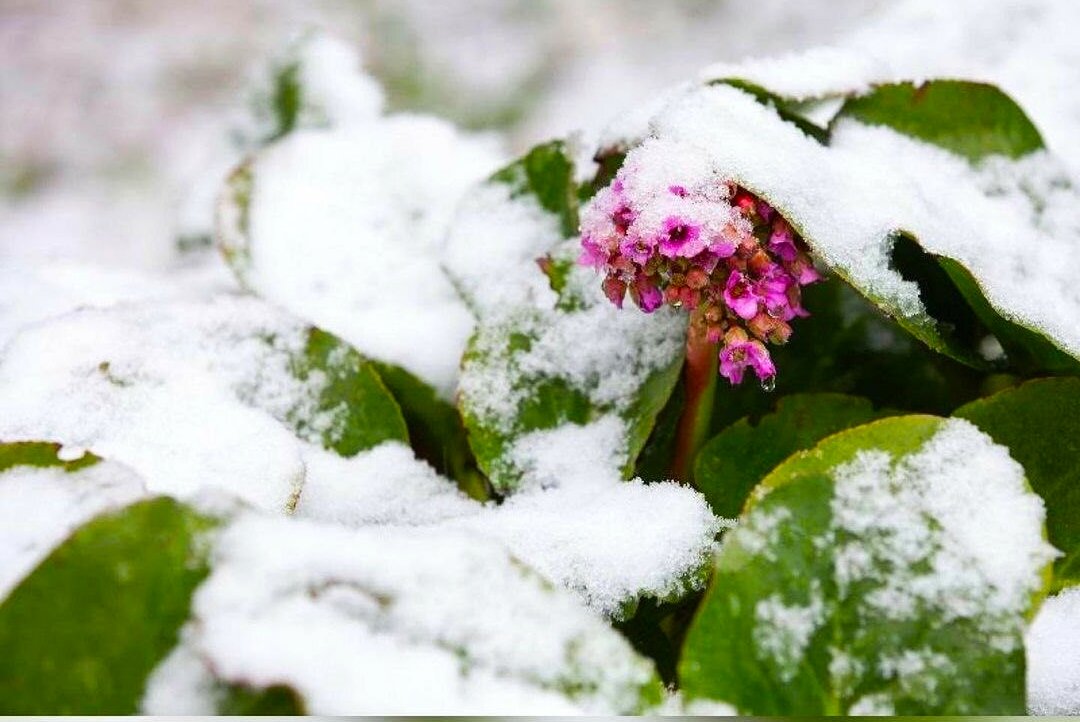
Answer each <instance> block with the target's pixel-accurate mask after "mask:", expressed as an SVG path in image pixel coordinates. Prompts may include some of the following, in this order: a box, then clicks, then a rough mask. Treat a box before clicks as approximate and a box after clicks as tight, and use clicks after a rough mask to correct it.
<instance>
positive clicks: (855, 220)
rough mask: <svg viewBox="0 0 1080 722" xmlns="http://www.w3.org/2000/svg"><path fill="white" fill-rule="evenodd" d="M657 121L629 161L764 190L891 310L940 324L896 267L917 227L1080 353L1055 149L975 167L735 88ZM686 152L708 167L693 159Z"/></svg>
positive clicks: (1072, 207)
mask: <svg viewBox="0 0 1080 722" xmlns="http://www.w3.org/2000/svg"><path fill="white" fill-rule="evenodd" d="M652 128H653V136H652V137H651V138H650V139H648V140H646V141H645V142H644V143H643V144H642V145H641V146H639V147H638V148H636V149H635V150H633V151H632V152H631V153H630V155H629V156H628V158H627V163H628V164H630V165H632V166H633V167H635V168H637V169H639V172H640V173H642V174H648V175H664V176H668V177H673V178H674V177H678V178H682V179H683V180H684V181H685V182H686V183H690V184H693V183H695V182H697V181H698V180H702V176H704V175H705V174H714V175H716V174H718V175H720V176H722V177H726V178H731V179H734V180H735V181H737V182H739V183H740V184H742V185H744V186H746V187H749V188H751V189H752V190H754V191H755V192H757V193H759V194H760V195H762V196H764V197H765V198H767V199H768V200H769V201H770V202H771V203H772V204H773V205H774V206H776V207H777V208H779V209H780V210H781V211H782V212H783V213H784V214H785V217H787V218H788V220H789V221H791V222H792V223H793V224H794V225H796V226H797V227H798V228H799V229H800V231H801V232H802V235H803V236H804V237H805V238H807V239H808V241H809V242H810V243H811V244H812V246H813V248H814V250H815V251H816V252H817V254H818V255H819V257H820V258H821V259H822V260H823V261H825V262H826V263H827V264H828V265H829V266H831V267H833V268H834V269H836V270H837V271H838V272H839V273H841V274H842V275H844V276H845V277H847V278H849V279H850V280H851V281H852V282H853V283H854V284H855V285H856V286H858V287H860V288H862V289H863V290H864V292H865V293H868V294H869V295H871V296H872V297H874V298H876V299H878V300H879V301H880V302H881V303H882V305H883V306H884V307H885V308H886V309H888V310H889V311H890V312H891V313H893V314H895V315H898V316H901V317H903V318H906V319H907V320H908V321H910V322H912V323H914V324H918V325H925V324H927V323H928V322H929V319H928V317H927V315H926V311H925V309H924V307H923V305H922V302H921V300H920V298H919V292H918V287H917V286H916V285H915V284H913V283H911V282H908V281H905V280H904V279H903V278H902V277H901V276H900V274H899V273H897V272H896V271H895V270H893V269H892V268H891V267H890V264H889V252H890V244H891V240H890V237H891V234H892V233H893V232H895V231H899V230H904V231H908V232H910V233H912V234H913V235H915V236H916V237H917V238H918V239H919V241H920V243H921V244H922V246H923V247H924V248H925V249H926V250H928V251H930V252H932V253H936V254H939V255H943V256H947V257H950V258H954V259H956V260H957V261H959V262H961V263H962V264H963V265H965V266H966V267H968V268H969V269H970V270H971V271H972V272H973V274H974V275H975V276H976V278H977V279H978V280H979V282H980V285H981V286H982V287H983V290H984V292H985V294H986V296H987V298H988V300H989V301H990V302H991V304H993V305H994V306H995V307H996V308H997V309H998V310H999V312H1000V313H1002V315H1004V316H1005V317H1006V318H1009V319H1012V320H1014V321H1016V322H1018V323H1020V324H1022V325H1025V326H1028V327H1030V328H1034V329H1037V330H1039V331H1041V332H1042V333H1044V334H1046V335H1048V336H1049V337H1051V338H1053V339H1054V340H1055V341H1056V342H1057V343H1058V344H1059V345H1060V346H1061V347H1062V348H1063V349H1065V350H1066V351H1068V352H1070V353H1072V354H1073V355H1076V356H1080V327H1077V325H1076V324H1075V323H1074V319H1075V318H1076V317H1077V315H1078V314H1080V290H1077V287H1076V285H1075V284H1074V283H1073V279H1074V278H1076V277H1077V276H1080V256H1078V255H1077V254H1076V253H1074V252H1073V249H1074V248H1075V247H1076V245H1077V244H1078V243H1080V215H1078V211H1077V210H1076V209H1077V208H1078V207H1080V203H1078V200H1080V194H1078V191H1077V190H1076V186H1075V185H1072V184H1070V181H1069V178H1068V175H1067V173H1066V172H1065V170H1064V169H1063V167H1062V166H1061V165H1060V164H1059V163H1058V162H1056V161H1055V160H1054V159H1053V158H1052V157H1051V156H1049V155H1048V154H1044V153H1038V154H1033V155H1031V156H1028V157H1026V158H1023V159H1021V160H1019V161H1009V160H1006V159H1003V158H995V159H992V160H990V161H988V162H987V163H985V164H983V165H982V166H980V167H978V168H972V167H971V166H970V165H969V164H968V163H967V162H966V161H964V160H963V159H961V158H959V157H957V156H954V155H952V154H950V153H948V152H946V151H944V150H941V149H938V148H935V147H931V146H929V145H927V144H924V143H921V142H919V141H915V140H912V139H910V138H907V137H904V136H901V135H900V134H898V133H895V132H893V131H891V130H889V129H887V128H883V127H868V126H864V125H862V124H860V123H857V122H854V121H850V120H845V121H843V122H841V123H839V124H838V125H837V126H836V128H835V131H834V134H833V139H832V141H831V143H830V145H829V146H828V147H826V146H822V145H820V144H818V143H817V142H816V141H814V140H812V139H811V138H808V137H807V136H805V135H804V134H803V133H802V132H801V131H800V130H798V129H797V128H796V127H795V126H793V125H791V124H788V123H785V122H783V121H781V120H780V119H779V117H778V116H777V115H776V114H775V113H774V112H773V111H772V110H771V109H769V108H767V107H765V106H762V105H760V104H758V103H757V102H756V101H754V100H753V99H752V98H751V97H750V96H749V95H747V94H746V93H743V92H742V91H739V90H736V89H734V88H731V87H726V86H714V87H705V88H698V89H693V90H690V91H687V92H686V93H684V94H683V95H682V96H681V97H680V98H679V99H677V100H675V101H673V102H672V103H670V104H669V105H668V107H667V108H665V110H663V111H662V112H661V113H660V114H658V115H657V116H656V117H655V118H654V119H653V125H652ZM763 149H768V152H763ZM687 156H695V157H700V158H706V159H708V161H709V163H707V164H702V163H701V162H700V161H698V162H695V163H693V164H680V163H679V161H678V159H680V158H685V157H687ZM703 165H704V169H702V167H703ZM1032 196H1034V197H1035V199H1037V200H1034V199H1033V198H1032ZM1018 238H1025V239H1030V242H1025V243H1017V242H1016V239H1018Z"/></svg>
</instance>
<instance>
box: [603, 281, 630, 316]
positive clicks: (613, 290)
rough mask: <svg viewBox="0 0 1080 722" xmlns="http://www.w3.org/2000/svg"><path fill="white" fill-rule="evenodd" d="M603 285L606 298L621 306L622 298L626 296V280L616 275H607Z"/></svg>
mask: <svg viewBox="0 0 1080 722" xmlns="http://www.w3.org/2000/svg"><path fill="white" fill-rule="evenodd" d="M603 287H604V295H605V296H607V297H608V300H609V301H611V302H612V303H614V304H615V305H616V306H618V307H619V308H622V304H623V298H624V297H625V296H626V281H624V280H622V279H621V278H619V277H618V276H608V277H607V278H605V279H604V286H603Z"/></svg>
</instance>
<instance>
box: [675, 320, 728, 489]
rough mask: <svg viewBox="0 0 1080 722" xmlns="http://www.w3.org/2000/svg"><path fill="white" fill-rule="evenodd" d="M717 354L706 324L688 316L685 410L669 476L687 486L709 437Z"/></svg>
mask: <svg viewBox="0 0 1080 722" xmlns="http://www.w3.org/2000/svg"><path fill="white" fill-rule="evenodd" d="M719 353H720V344H719V343H710V342H709V340H708V339H707V338H706V334H705V324H704V323H703V322H700V321H699V319H698V318H697V317H696V315H691V317H690V329H689V331H688V332H687V335H686V363H685V364H684V365H683V379H684V381H685V387H686V406H685V408H684V409H683V413H682V417H681V418H680V419H679V426H678V429H677V430H676V437H675V457H674V459H673V460H672V463H671V476H672V477H673V478H675V479H678V480H679V481H683V482H686V483H688V484H689V483H693V479H692V478H691V477H692V476H693V465H694V458H695V457H696V456H697V453H698V451H699V450H700V449H701V446H702V444H704V443H705V441H706V439H707V438H708V436H709V426H710V422H711V421H712V412H713V400H714V397H715V395H716V379H717V363H718V357H719Z"/></svg>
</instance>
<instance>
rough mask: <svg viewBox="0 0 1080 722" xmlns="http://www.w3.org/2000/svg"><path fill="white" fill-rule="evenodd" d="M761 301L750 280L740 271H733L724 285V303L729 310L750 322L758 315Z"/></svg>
mask: <svg viewBox="0 0 1080 722" xmlns="http://www.w3.org/2000/svg"><path fill="white" fill-rule="evenodd" d="M760 300H761V299H760V298H759V297H758V295H757V293H755V291H754V284H753V283H751V281H750V279H749V278H747V277H746V276H744V275H743V274H742V273H740V272H738V271H732V272H731V275H730V276H728V279H727V283H726V284H724V303H726V304H727V305H728V308H730V309H731V310H732V311H734V312H735V313H736V314H738V316H739V317H740V318H743V319H745V320H747V321H749V320H750V319H752V318H753V317H754V316H756V315H757V312H758V302H759V301H760Z"/></svg>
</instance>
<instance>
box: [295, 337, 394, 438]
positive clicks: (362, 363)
mask: <svg viewBox="0 0 1080 722" xmlns="http://www.w3.org/2000/svg"><path fill="white" fill-rule="evenodd" d="M290 370H291V372H292V374H293V375H294V376H295V377H296V378H298V379H300V380H302V381H303V380H307V379H308V378H310V377H311V376H312V375H318V377H319V379H320V390H319V398H318V399H317V402H316V405H315V408H314V411H315V412H316V413H315V415H318V414H319V413H320V412H328V413H331V414H333V415H334V423H333V424H332V425H331V426H330V427H329V428H322V427H320V428H312V427H311V426H310V424H311V417H312V416H313V414H312V411H313V410H312V409H311V408H309V407H308V406H307V405H305V406H303V407H301V408H298V409H294V410H292V411H290V412H289V414H288V415H287V417H286V420H287V421H288V422H289V424H290V425H291V426H292V427H293V428H294V429H295V430H296V432H297V433H298V434H299V435H300V436H303V437H307V436H309V435H312V434H314V435H316V436H319V437H320V438H321V440H322V444H323V446H324V447H326V448H327V449H332V450H334V451H336V452H337V453H339V454H341V455H342V456H354V455H356V454H358V453H360V452H361V451H364V450H366V449H370V448H372V447H374V446H378V445H379V444H381V443H383V442H384V441H402V442H405V443H408V441H409V432H408V428H407V427H406V425H405V418H404V417H403V416H402V413H401V408H400V407H399V406H398V404H397V402H396V401H395V400H394V397H393V396H392V395H391V393H390V391H389V390H388V389H387V388H386V385H385V384H384V383H383V380H382V379H381V378H380V377H379V374H378V373H377V372H376V370H375V367H374V366H373V365H372V364H371V363H370V362H369V361H367V360H366V359H365V358H364V357H363V356H361V355H360V354H359V353H358V352H357V351H356V349H354V348H353V347H351V346H349V345H348V344H347V343H345V342H344V341H342V340H341V339H339V338H338V337H336V336H334V335H332V334H329V333H327V332H325V331H322V330H320V329H317V328H312V329H310V330H309V331H308V339H307V345H306V347H305V348H304V352H303V353H302V354H299V355H297V356H294V357H293V359H292V362H291V364H290Z"/></svg>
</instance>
